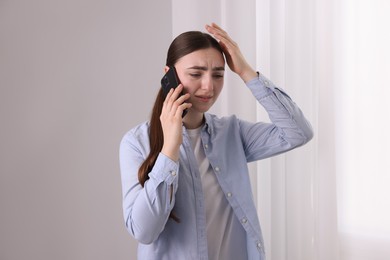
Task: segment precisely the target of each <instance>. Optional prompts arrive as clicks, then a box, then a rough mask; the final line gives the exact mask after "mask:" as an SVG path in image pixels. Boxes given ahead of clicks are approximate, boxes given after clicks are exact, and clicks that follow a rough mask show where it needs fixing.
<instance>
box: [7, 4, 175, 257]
mask: <svg viewBox="0 0 390 260" xmlns="http://www.w3.org/2000/svg"><path fill="white" fill-rule="evenodd" d="M171 28H172V26H171V3H170V1H151V0H148V1H120V0H111V1H102V0H100V1H97V0H66V1H65V0H63V1H59V0H57V1H53V0H36V1H28V0H19V1H8V0H1V1H0V126H1V128H0V129H1V135H0V160H1V163H0V259H2V260H21V259H40V260H41V259H56V260H62V259H64V260H65V259H72V260H73V259H83V260H85V259H94V260H97V259H135V255H136V242H135V241H134V240H133V239H132V238H131V237H130V235H128V233H127V231H126V230H125V227H124V223H123V217H122V208H121V185H120V174H119V167H118V147H119V141H120V139H121V137H122V136H123V134H124V133H125V132H126V131H127V130H128V129H130V128H131V127H132V126H134V125H135V124H137V123H139V122H141V121H143V120H145V119H146V118H147V117H148V115H149V111H150V108H151V103H152V102H153V99H154V96H155V93H156V91H157V88H158V85H159V79H160V77H161V75H162V70H163V65H164V64H165V55H166V49H167V47H168V44H169V43H170V41H171V34H172V29H171Z"/></svg>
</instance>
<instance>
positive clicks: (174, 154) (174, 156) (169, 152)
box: [161, 147, 179, 162]
mask: <svg viewBox="0 0 390 260" xmlns="http://www.w3.org/2000/svg"><path fill="white" fill-rule="evenodd" d="M175 150H177V151H175ZM161 153H162V154H164V155H165V156H166V157H168V158H169V159H171V160H172V161H175V162H177V161H179V151H178V149H169V148H166V147H163V148H162V149H161Z"/></svg>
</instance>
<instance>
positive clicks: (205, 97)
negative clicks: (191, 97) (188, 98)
mask: <svg viewBox="0 0 390 260" xmlns="http://www.w3.org/2000/svg"><path fill="white" fill-rule="evenodd" d="M196 97H197V98H198V99H200V100H201V101H202V102H208V101H210V100H211V99H212V98H213V96H196Z"/></svg>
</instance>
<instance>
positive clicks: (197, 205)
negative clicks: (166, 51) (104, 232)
mask: <svg viewBox="0 0 390 260" xmlns="http://www.w3.org/2000/svg"><path fill="white" fill-rule="evenodd" d="M246 85H247V87H249V89H250V90H251V92H252V94H253V95H254V97H255V98H256V99H257V100H258V102H260V104H261V105H262V106H263V107H264V108H265V109H266V111H267V112H268V114H269V117H270V119H271V121H272V123H263V122H257V123H250V122H246V121H243V120H240V119H238V118H237V117H236V116H234V115H233V116H229V117H223V118H219V117H217V116H215V115H212V114H208V113H205V124H204V126H203V128H202V130H201V140H202V144H203V148H204V151H205V154H206V156H207V158H208V160H209V162H210V165H211V167H212V169H213V171H214V173H215V175H216V177H217V180H218V183H219V185H220V186H221V189H222V191H223V192H224V194H225V196H226V199H227V201H228V203H229V204H230V206H231V207H232V209H233V211H234V214H235V216H236V217H237V218H238V219H239V221H240V223H241V225H242V226H243V228H244V230H245V232H246V244H247V248H246V250H247V252H248V259H265V252H264V242H263V237H262V234H261V228H260V224H259V220H258V216H257V212H256V207H255V204H254V201H253V197H252V191H251V185H250V180H249V172H248V167H247V163H248V162H251V161H255V160H260V159H264V158H267V157H270V156H274V155H277V154H280V153H283V152H286V151H288V150H291V149H293V148H296V147H298V146H301V145H303V144H305V143H306V142H308V141H309V140H310V139H311V138H312V136H313V132H312V128H311V126H310V123H309V122H308V121H307V120H306V119H305V117H304V116H303V114H302V112H301V110H300V109H299V108H298V106H297V105H296V104H295V103H294V102H293V101H292V100H291V98H290V97H289V96H288V95H287V94H286V93H285V92H283V91H282V90H281V89H279V88H276V87H275V86H274V85H273V83H272V82H270V81H269V80H268V79H266V78H265V77H264V76H262V75H259V77H258V78H255V79H252V80H250V81H249V82H247V84H246ZM148 133H149V122H145V123H143V124H140V125H138V126H136V127H135V128H133V129H131V130H130V131H129V132H128V133H126V134H125V136H124V137H123V139H122V141H121V144H120V170H121V178H122V193H123V214H124V220H125V224H126V228H127V230H128V231H129V233H130V234H131V235H132V236H133V237H134V238H135V239H136V240H137V241H138V242H139V245H138V259H142V260H153V259H159V260H165V259H186V260H190V259H197V260H198V259H208V253H207V252H208V251H207V238H206V234H207V232H206V218H205V211H204V197H203V191H202V183H201V179H200V175H199V170H198V166H197V163H196V159H195V156H194V154H193V150H192V147H191V142H190V139H189V137H188V134H187V132H186V129H185V128H184V126H183V143H182V145H181V147H180V159H179V161H178V162H175V161H172V160H171V159H169V158H168V157H167V156H165V155H164V154H162V153H160V154H159V155H158V157H157V160H156V163H155V165H154V167H153V169H152V171H151V172H150V173H149V177H150V179H149V180H147V181H146V182H145V185H144V187H141V185H140V184H139V182H138V168H139V167H140V165H141V164H142V163H143V161H144V160H145V158H146V157H147V156H148V154H149V152H150V145H149V136H148ZM171 187H173V191H174V192H173V197H172V198H171V196H170V193H171V192H170V189H171ZM172 209H173V210H174V212H175V214H176V216H177V217H178V218H180V221H181V222H180V223H177V222H175V221H174V220H172V219H170V218H169V214H170V212H171V211H172Z"/></svg>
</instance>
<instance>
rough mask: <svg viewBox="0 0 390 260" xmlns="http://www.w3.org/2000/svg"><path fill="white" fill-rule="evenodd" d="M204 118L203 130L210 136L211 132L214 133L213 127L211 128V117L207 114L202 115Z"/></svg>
mask: <svg viewBox="0 0 390 260" xmlns="http://www.w3.org/2000/svg"><path fill="white" fill-rule="evenodd" d="M204 118H205V124H204V128H203V129H204V130H205V131H206V132H207V133H209V135H211V134H212V133H213V132H214V126H213V122H212V119H211V115H210V114H208V113H205V114H204Z"/></svg>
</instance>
